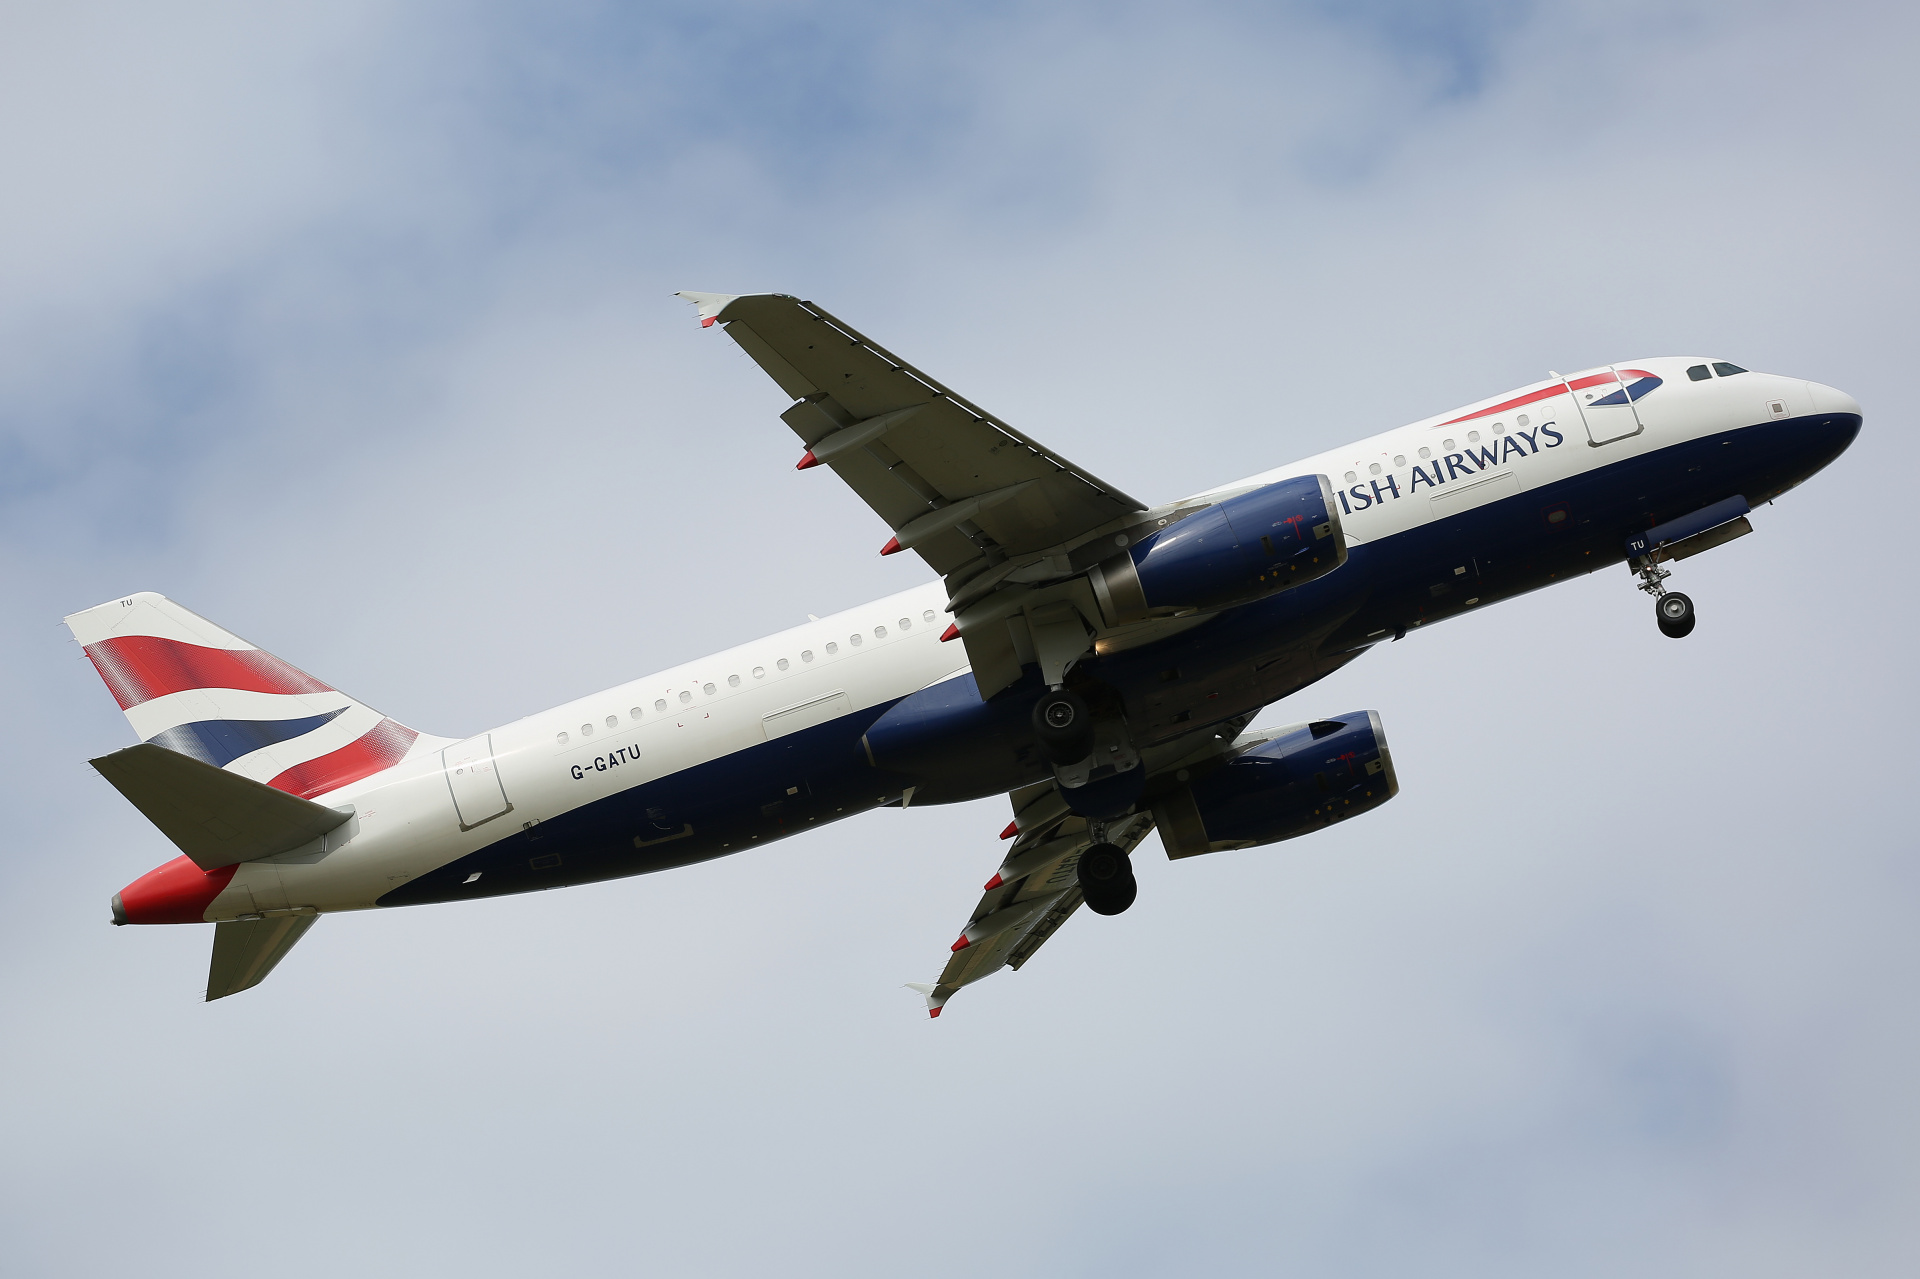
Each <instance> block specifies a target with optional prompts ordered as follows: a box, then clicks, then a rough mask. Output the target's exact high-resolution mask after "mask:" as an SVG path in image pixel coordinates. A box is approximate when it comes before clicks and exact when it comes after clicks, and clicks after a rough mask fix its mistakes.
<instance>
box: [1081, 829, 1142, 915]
mask: <svg viewBox="0 0 1920 1279" xmlns="http://www.w3.org/2000/svg"><path fill="white" fill-rule="evenodd" d="M1077 874H1078V876H1079V880H1080V891H1081V893H1082V894H1083V895H1085V897H1086V899H1087V909H1088V910H1090V911H1092V912H1093V913H1094V914H1096V915H1118V914H1119V913H1120V912H1121V911H1123V910H1125V909H1126V908H1127V907H1129V906H1131V905H1133V899H1134V898H1135V897H1136V896H1138V895H1139V892H1140V885H1139V883H1138V882H1137V881H1136V880H1135V879H1134V877H1133V862H1132V860H1131V859H1130V858H1129V857H1128V856H1127V854H1126V850H1125V849H1123V848H1121V847H1120V846H1119V845H1118V844H1105V843H1101V844H1093V845H1090V846H1089V847H1088V848H1087V850H1086V851H1085V852H1084V853H1081V854H1080V866H1079V870H1078V872H1077Z"/></svg>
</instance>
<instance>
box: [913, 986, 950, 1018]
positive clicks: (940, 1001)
mask: <svg viewBox="0 0 1920 1279" xmlns="http://www.w3.org/2000/svg"><path fill="white" fill-rule="evenodd" d="M907 989H908V990H911V991H916V992H918V993H919V995H920V997H921V998H922V999H925V1000H926V1001H927V1016H929V1017H938V1016H939V1015H940V1010H941V1009H942V1008H945V1007H946V1006H947V998H948V997H947V996H946V995H936V994H934V993H933V992H934V991H935V990H937V989H938V987H936V986H929V985H923V984H922V983H920V982H917V981H910V982H908V983H907Z"/></svg>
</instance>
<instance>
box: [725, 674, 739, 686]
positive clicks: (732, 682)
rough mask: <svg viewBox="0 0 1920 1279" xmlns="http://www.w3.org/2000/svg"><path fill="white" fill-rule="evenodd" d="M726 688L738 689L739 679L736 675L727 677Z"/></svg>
mask: <svg viewBox="0 0 1920 1279" xmlns="http://www.w3.org/2000/svg"><path fill="white" fill-rule="evenodd" d="M727 687H728V688H739V687H740V677H739V676H738V675H729V676H727Z"/></svg>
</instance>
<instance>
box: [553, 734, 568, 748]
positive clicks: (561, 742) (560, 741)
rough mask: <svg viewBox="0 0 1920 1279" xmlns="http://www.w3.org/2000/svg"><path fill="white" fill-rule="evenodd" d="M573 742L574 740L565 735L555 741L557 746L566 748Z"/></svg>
mask: <svg viewBox="0 0 1920 1279" xmlns="http://www.w3.org/2000/svg"><path fill="white" fill-rule="evenodd" d="M571 740H572V739H571V738H570V737H568V736H567V735H566V734H565V733H561V734H560V735H559V736H558V737H557V738H555V739H554V744H555V745H556V746H565V745H566V744H567V743H568V742H569V741H571Z"/></svg>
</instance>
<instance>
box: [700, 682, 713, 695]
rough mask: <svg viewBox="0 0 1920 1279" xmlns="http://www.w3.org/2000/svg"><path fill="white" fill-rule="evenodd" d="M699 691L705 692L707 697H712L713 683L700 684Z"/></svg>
mask: <svg viewBox="0 0 1920 1279" xmlns="http://www.w3.org/2000/svg"><path fill="white" fill-rule="evenodd" d="M700 691H701V692H703V693H705V694H706V695H707V696H708V697H712V696H713V685H711V684H703V685H701V686H700Z"/></svg>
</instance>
